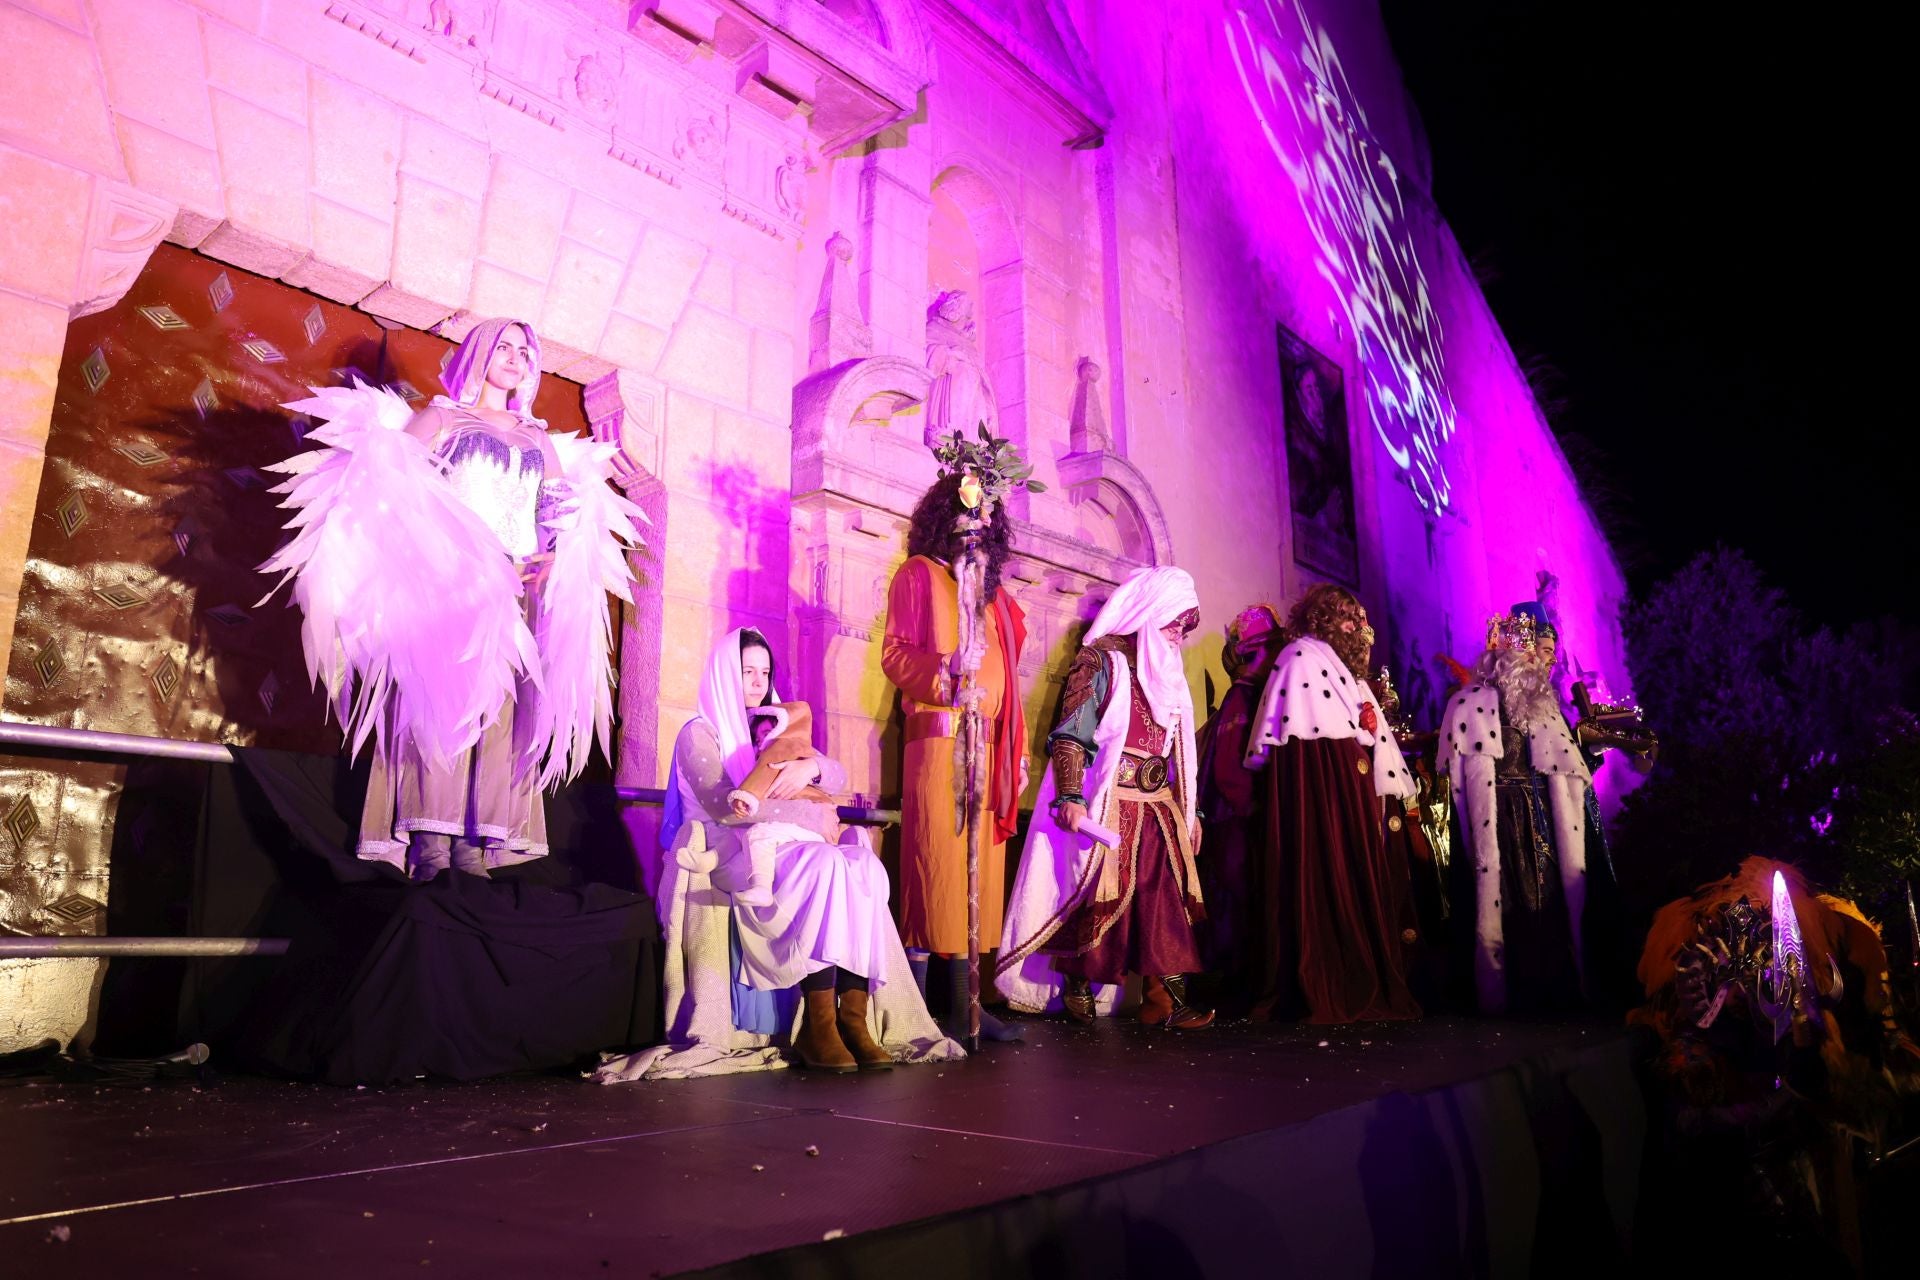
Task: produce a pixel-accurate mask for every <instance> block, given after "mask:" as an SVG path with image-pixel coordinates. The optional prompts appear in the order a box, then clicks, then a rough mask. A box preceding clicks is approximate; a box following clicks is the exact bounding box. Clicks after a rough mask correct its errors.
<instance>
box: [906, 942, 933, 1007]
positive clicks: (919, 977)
mask: <svg viewBox="0 0 1920 1280" xmlns="http://www.w3.org/2000/svg"><path fill="white" fill-rule="evenodd" d="M927 959H928V953H927V952H925V951H922V950H920V949H919V948H918V947H914V948H912V949H910V950H909V951H908V952H907V968H909V969H911V970H913V985H914V986H916V987H918V988H920V1003H921V1004H925V1003H926V1002H927Z"/></svg>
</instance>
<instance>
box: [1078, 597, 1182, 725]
mask: <svg viewBox="0 0 1920 1280" xmlns="http://www.w3.org/2000/svg"><path fill="white" fill-rule="evenodd" d="M1199 607H1200V597H1199V595H1198V594H1197V593H1196V592H1195V591H1194V587H1193V575H1192V574H1190V573H1188V572H1187V571H1186V570H1185V569H1174V568H1162V569H1141V570H1138V571H1136V572H1135V573H1134V575H1133V576H1132V577H1131V578H1128V579H1127V580H1126V581H1125V582H1123V583H1121V584H1120V588H1119V590H1117V591H1115V592H1114V593H1113V595H1112V597H1111V598H1110V599H1109V600H1108V601H1107V603H1106V604H1105V605H1104V606H1103V607H1102V608H1101V610H1100V613H1099V616H1098V617H1096V618H1094V620H1093V626H1092V628H1091V629H1090V630H1089V631H1088V632H1087V638H1086V639H1085V640H1084V641H1082V643H1084V644H1092V643H1093V642H1094V641H1095V640H1099V639H1101V638H1102V637H1104V636H1137V637H1139V638H1138V639H1137V640H1135V641H1134V646H1133V648H1134V655H1135V657H1134V663H1135V666H1136V669H1137V670H1138V671H1139V674H1140V687H1141V689H1142V690H1144V691H1145V693H1146V695H1147V705H1148V706H1150V707H1152V708H1153V718H1154V720H1155V721H1157V722H1158V723H1159V724H1160V726H1161V727H1162V728H1166V729H1172V728H1174V727H1175V726H1176V725H1179V726H1186V727H1189V728H1191V726H1192V724H1193V688H1192V686H1190V685H1189V684H1188V683H1187V669H1186V666H1185V665H1184V664H1183V663H1182V662H1181V661H1180V646H1178V645H1176V644H1169V643H1168V642H1167V638H1166V637H1165V636H1163V635H1161V634H1160V628H1162V627H1164V626H1166V625H1167V624H1168V623H1170V622H1172V621H1174V620H1175V619H1176V618H1178V617H1179V616H1180V615H1181V614H1183V613H1185V612H1186V611H1187V610H1189V609H1198V608H1199Z"/></svg>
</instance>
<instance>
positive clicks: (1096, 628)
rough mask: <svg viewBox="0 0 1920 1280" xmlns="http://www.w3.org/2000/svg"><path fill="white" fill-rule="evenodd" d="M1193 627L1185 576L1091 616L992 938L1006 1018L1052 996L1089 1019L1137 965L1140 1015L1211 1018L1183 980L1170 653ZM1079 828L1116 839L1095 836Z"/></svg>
mask: <svg viewBox="0 0 1920 1280" xmlns="http://www.w3.org/2000/svg"><path fill="white" fill-rule="evenodd" d="M1199 623H1200V601H1199V598H1198V596H1196V595H1195V593H1194V587H1193V579H1192V578H1191V577H1190V576H1188V575H1187V573H1186V572H1185V571H1184V570H1181V569H1172V568H1164V569H1142V570H1140V571H1139V572H1137V573H1135V574H1134V575H1133V576H1132V577H1131V578H1129V579H1127V581H1126V582H1124V583H1123V584H1121V586H1120V588H1119V590H1117V591H1115V592H1114V593H1113V596H1112V598H1110V599H1109V600H1108V601H1107V603H1106V605H1105V607H1103V608H1102V609H1101V610H1100V614H1099V616H1098V617H1096V618H1095V619H1094V621H1093V626H1092V627H1091V628H1090V629H1089V630H1088V632H1087V638H1086V642H1085V644H1084V645H1083V646H1082V648H1081V650H1080V652H1079V654H1078V655H1077V656H1076V657H1075V658H1074V661H1073V666H1072V668H1071V669H1070V670H1069V671H1068V673H1067V686H1066V690H1065V691H1064V692H1063V693H1062V694H1061V700H1060V714H1059V718H1058V720H1057V722H1056V723H1055V726H1054V730H1053V732H1052V733H1051V734H1050V735H1049V736H1048V739H1047V754H1048V756H1049V757H1050V759H1051V764H1049V766H1048V768H1047V776H1046V778H1045V779H1044V780H1043V781H1042V782H1041V784H1040V797H1039V801H1038V804H1037V805H1036V807H1035V809H1034V814H1033V823H1032V825H1031V826H1030V827H1029V828H1028V830H1027V848H1026V853H1025V856H1024V857H1022V859H1021V861H1020V871H1019V875H1018V876H1017V878H1016V879H1015V881H1014V887H1013V901H1012V903H1011V904H1010V905H1009V906H1008V908H1007V920H1006V929H1005V932H1004V934H1003V936H1002V939H1001V944H1000V945H1001V952H1000V971H999V975H998V981H999V984H1000V989H1001V991H1003V992H1004V993H1005V994H1006V996H1007V1000H1008V1001H1009V1003H1011V1004H1012V1005H1013V1006H1014V1007H1015V1008H1016V1009H1025V1010H1030V1011H1038V1010H1041V1009H1045V1008H1048V1007H1050V1006H1054V1005H1056V1002H1057V1006H1058V1007H1062V1008H1064V1009H1065V1011H1066V1013H1067V1014H1068V1016H1070V1017H1072V1018H1073V1019H1074V1020H1075V1021H1078V1022H1088V1021H1091V1020H1092V1019H1093V1017H1094V1013H1095V1011H1096V1009H1097V1008H1110V1007H1111V1006H1112V1003H1113V999H1114V996H1115V994H1116V989H1117V987H1118V986H1119V984H1120V983H1121V982H1122V981H1123V980H1124V979H1125V977H1126V975H1127V973H1129V972H1133V973H1138V974H1141V975H1142V977H1143V979H1144V985H1145V987H1146V989H1147V994H1146V996H1145V999H1144V1002H1143V1004H1142V1007H1141V1012H1140V1019H1141V1021H1142V1022H1148V1023H1165V1024H1166V1025H1167V1026H1168V1027H1170V1028H1172V1029H1174V1030H1180V1031H1185V1030H1191V1029H1198V1028H1200V1027H1204V1026H1206V1025H1208V1024H1209V1023H1211V1022H1212V1021H1213V1014H1212V1013H1211V1012H1210V1011H1206V1010H1201V1009H1196V1008H1194V1007H1193V1006H1192V1005H1190V1004H1189V1003H1188V993H1187V987H1186V975H1187V974H1189V973H1191V972H1193V971H1194V970H1195V969H1197V968H1198V967H1199V964H1200V953H1199V950H1198V946H1197V944H1196V942H1195V940H1194V932H1193V926H1194V923H1195V922H1196V921H1198V920H1200V919H1202V918H1203V917H1204V912H1203V910H1202V907H1201V890H1200V880H1199V874H1198V871H1197V869H1196V867H1195V864H1194V853H1195V848H1194V846H1195V844H1196V842H1197V841H1198V838H1199V832H1198V828H1197V827H1196V825H1195V820H1194V781H1195V778H1194V775H1195V753H1194V724H1193V692H1192V690H1191V689H1190V688H1189V686H1188V684H1187V675H1186V670H1185V668H1184V667H1183V666H1182V664H1181V661H1180V644H1181V642H1182V641H1184V640H1185V638H1186V637H1187V636H1188V635H1190V634H1191V633H1192V631H1193V629H1194V628H1195V627H1196V626H1198V625H1199ZM1089 821H1091V822H1092V823H1094V824H1098V825H1099V826H1101V827H1104V828H1110V829H1111V831H1112V833H1113V834H1114V835H1116V836H1117V837H1118V840H1117V843H1116V844H1114V845H1113V846H1111V847H1108V846H1107V845H1105V844H1104V843H1100V842H1096V841H1095V840H1094V839H1093V838H1092V837H1091V836H1090V835H1089V834H1088V833H1087V832H1086V831H1085V830H1084V829H1083V828H1084V825H1085V824H1087V823H1088V822H1089ZM1063 986H1064V991H1063V990H1062V987H1063Z"/></svg>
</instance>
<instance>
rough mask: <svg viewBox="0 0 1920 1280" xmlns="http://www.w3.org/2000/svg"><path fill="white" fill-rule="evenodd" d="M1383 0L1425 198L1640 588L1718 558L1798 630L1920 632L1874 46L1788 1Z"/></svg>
mask: <svg viewBox="0 0 1920 1280" xmlns="http://www.w3.org/2000/svg"><path fill="white" fill-rule="evenodd" d="M1381 8H1382V10H1383V11H1384V13H1385V15H1386V19H1387V24H1388V29H1389V31H1390V32H1391V34H1392V37H1393V43H1394V48H1395V51H1396V53H1397V54H1398V56H1399V59H1400V64H1401V67H1402V70H1403V72H1404V74H1405V76H1406V81H1407V86H1408V88H1409V89H1410V90H1411V91H1412V93H1413V97H1414V100H1415V101H1416V102H1417V103H1418V104H1419V108H1420V113H1421V116H1422V118H1423V120H1424V121H1425V124H1426V128H1427V133H1428V135H1429V139H1430V141H1431V144H1432V148H1433V156H1434V184H1435V190H1434V192H1433V194H1434V197H1435V199H1436V200H1437V202H1438V203H1439V205H1440V208H1441V210H1442V212H1443V213H1444V214H1445V216H1446V218H1447V220H1448V222H1449V223H1450V224H1451V225H1452V227H1453V229H1454V233H1455V235H1456V236H1457V237H1458V238H1459V240H1460V243H1461V246H1462V248H1463V249H1465V251H1466V252H1467V254H1468V255H1469V257H1471V258H1472V259H1474V261H1475V262H1476V263H1477V264H1479V265H1480V266H1482V267H1486V268H1491V271H1490V272H1487V273H1485V278H1486V280H1487V283H1486V289H1487V294H1488V297H1489V298H1490V300H1491V302H1492V304H1493V308H1494V311H1495V314H1497V315H1498V316H1499V318H1500V321H1501V324H1502V326H1503V328H1504V329H1505V330H1506V333H1507V337H1508V339H1509V340H1510V341H1511V342H1512V344H1513V346H1514V349H1515V351H1516V352H1517V353H1519V355H1520V356H1521V358H1522V360H1523V362H1525V361H1527V360H1528V359H1529V358H1534V359H1539V360H1543V361H1545V362H1546V363H1547V364H1548V365H1549V366H1551V368H1552V369H1553V370H1555V371H1557V373H1558V375H1559V377H1558V379H1557V385H1556V386H1555V387H1554V388H1553V391H1552V394H1553V396H1554V398H1557V399H1559V400H1562V401H1563V402H1564V404H1563V407H1562V408H1561V409H1559V410H1558V411H1557V412H1555V413H1554V415H1553V416H1554V418H1555V421H1556V425H1557V427H1558V429H1559V430H1560V432H1561V435H1562V438H1563V439H1567V438H1568V437H1578V438H1575V439H1571V440H1570V441H1569V453H1570V454H1579V453H1581V452H1582V451H1583V446H1582V442H1581V439H1580V438H1584V440H1585V441H1587V442H1590V443H1591V444H1592V445H1593V446H1597V448H1598V450H1599V451H1600V453H1601V454H1602V455H1603V457H1602V459H1601V460H1600V467H1601V470H1602V473H1603V474H1604V476H1605V477H1606V479H1607V480H1608V481H1610V483H1611V485H1612V487H1613V488H1614V489H1615V490H1616V491H1617V492H1618V495H1619V496H1620V498H1622V499H1623V500H1624V502H1623V505H1624V506H1625V508H1626V510H1625V515H1626V522H1627V527H1626V528H1625V530H1624V536H1623V537H1621V538H1620V539H1618V542H1619V543H1620V546H1619V550H1620V553H1621V557H1622V559H1623V561H1625V562H1626V563H1627V566H1628V570H1629V575H1630V577H1631V579H1632V581H1633V585H1634V587H1635V588H1636V590H1644V589H1645V588H1646V587H1647V586H1648V585H1650V584H1651V583H1652V582H1653V581H1655V580H1657V579H1658V578H1659V577H1660V576H1661V575H1663V574H1665V573H1667V572H1670V571H1671V570H1672V569H1674V568H1676V567H1678V566H1679V565H1680V564H1682V563H1684V562H1685V561H1686V560H1687V559H1688V558H1690V557H1691V556H1692V555H1693V553H1694V552H1696V551H1698V550H1701V549H1703V548H1705V547H1708V546H1711V545H1712V544H1713V543H1715V542H1716V541H1721V542H1725V543H1727V544H1729V545H1732V546H1736V547H1740V548H1743V549H1744V550H1746V551H1747V552H1748V553H1749V554H1750V555H1752V556H1753V558H1754V559H1755V560H1756V561H1757V562H1758V563H1759V564H1760V566H1761V568H1762V569H1763V571H1764V572H1765V573H1766V574H1767V575H1768V576H1769V578H1771V579H1772V580H1773V581H1774V582H1775V583H1776V584H1777V585H1779V586H1780V587H1782V588H1784V589H1785V590H1786V591H1787V593H1788V595H1789V597H1790V598H1791V599H1792V600H1793V601H1794V602H1795V603H1796V604H1798V605H1799V606H1800V607H1801V608H1802V609H1803V610H1805V611H1806V612H1807V613H1808V614H1809V615H1811V616H1812V617H1813V618H1814V619H1816V620H1818V621H1822V622H1829V623H1834V624H1840V625H1844V624H1846V623H1849V622H1852V621H1855V620H1857V619H1864V618H1871V617H1876V616H1879V615H1883V614H1892V615H1894V616H1897V617H1901V618H1904V619H1906V620H1907V621H1910V622H1911V621H1915V620H1920V609H1917V608H1916V604H1915V597H1916V594H1917V593H1916V592H1915V590H1914V588H1913V585H1912V583H1911V579H1912V577H1913V573H1914V570H1915V564H1916V557H1915V556H1914V553H1913V548H1912V543H1913V536H1914V533H1915V529H1916V524H1917V523H1920V522H1916V520H1915V519H1914V517H1913V515H1912V514H1911V512H1912V507H1913V503H1912V500H1911V499H1910V498H1909V497H1908V495H1909V493H1910V492H1911V491H1912V490H1913V488H1914V475H1913V466H1912V462H1911V460H1910V453H1909V449H1910V446H1911V442H1912V440H1913V437H1914V434H1915V427H1914V417H1915V415H1914V411H1913V400H1912V391H1911V386H1912V382H1911V377H1912V361H1911V359H1910V357H1909V356H1908V353H1907V351H1906V349H1905V348H1906V344H1907V340H1908V338H1909V335H1910V334H1911V333H1912V330H1913V324H1912V320H1911V318H1910V316H1909V315H1908V313H1907V310H1906V306H1905V302H1906V299H1907V297H1908V296H1909V290H1908V285H1909V281H1910V278H1911V275H1912V258H1911V252H1912V251H1911V237H1912V235H1913V232H1914V229H1915V225H1916V222H1917V221H1920V219H1916V218H1915V216H1914V213H1913V211H1912V209H1911V207H1910V205H1909V204H1908V202H1906V201H1902V202H1901V203H1900V205H1899V206H1898V207H1896V204H1895V201H1894V200H1893V198H1892V197H1891V195H1890V194H1889V187H1890V186H1895V185H1898V186H1904V184H1905V183H1906V182H1907V181H1910V180H1911V179H1912V176H1913V175H1912V173H1911V169H1912V165H1911V152H1912V146H1911V141H1910V139H1906V138H1902V139H1897V140H1896V139H1895V138H1893V137H1892V136H1891V130H1890V129H1889V128H1888V127H1887V126H1886V125H1884V124H1882V123H1880V122H1881V121H1886V120H1892V119H1895V118H1896V117H1894V116H1893V115H1891V114H1890V113H1891V111H1892V110H1893V107H1892V105H1891V103H1890V102H1881V101H1877V100H1876V98H1877V96H1878V95H1879V94H1882V93H1885V94H1886V95H1887V96H1888V97H1889V98H1890V97H1891V93H1890V91H1887V90H1885V89H1883V88H1882V86H1886V85H1887V84H1888V83H1889V79H1890V78H1891V79H1892V80H1893V82H1894V83H1898V82H1899V80H1900V79H1902V78H1904V76H1903V75H1902V73H1900V72H1897V71H1894V70H1893V69H1892V67H1891V63H1892V59H1893V57H1894V56H1896V53H1897V50H1898V48H1899V47H1901V46H1900V42H1897V41H1895V40H1894V39H1893V37H1892V35H1891V33H1889V32H1887V31H1885V30H1881V31H1879V32H1877V33H1876V32H1874V31H1872V30H1870V29H1865V28H1861V29H1855V30H1847V31H1841V30H1835V29H1834V28H1833V27H1832V25H1831V24H1829V23H1828V22H1827V20H1826V19H1824V18H1819V17H1816V14H1815V11H1814V10H1811V9H1807V8H1798V7H1793V8H1789V7H1784V6H1783V7H1780V8H1777V9H1775V8H1770V7H1767V6H1745V5H1733V4H1724V5H1719V4H1702V5H1696V4H1690V3H1684V2H1683V3H1675V2H1674V0H1662V2H1661V3H1657V4H1645V3H1642V4H1625V3H1622V4H1572V3H1563V2H1562V0H1534V2H1529V0H1381ZM1708 11H1718V16H1716V15H1715V14H1713V13H1709V12H1708ZM1834 12H1836V13H1838V12H1841V11H1840V10H1835V11H1834Z"/></svg>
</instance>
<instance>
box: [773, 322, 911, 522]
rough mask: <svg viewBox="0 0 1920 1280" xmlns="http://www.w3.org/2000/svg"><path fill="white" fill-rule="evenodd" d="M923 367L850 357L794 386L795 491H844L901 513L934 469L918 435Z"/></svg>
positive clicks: (895, 359)
mask: <svg viewBox="0 0 1920 1280" xmlns="http://www.w3.org/2000/svg"><path fill="white" fill-rule="evenodd" d="M928 381H929V379H928V376H927V370H926V368H925V366H923V365H919V364H916V363H914V362H913V361H911V360H904V359H901V358H899V357H897V356H868V357H866V358H864V359H857V360H849V361H846V362H845V363H843V364H840V365H837V366H835V367H833V368H830V369H826V370H823V371H821V372H820V373H816V374H814V375H812V376H811V377H808V378H806V379H804V380H803V381H802V382H800V383H799V384H798V385H797V386H795V387H794V389H793V493H794V496H795V497H796V498H798V497H800V496H801V495H804V494H808V493H812V492H814V491H816V490H827V491H830V492H833V493H840V494H845V495H847V496H849V497H854V498H857V499H859V500H860V501H862V502H866V503H870V504H872V505H874V506H877V507H880V508H883V509H885V510H889V511H894V512H898V513H901V514H905V513H907V512H910V511H912V510H913V503H914V501H915V500H916V499H918V498H919V496H920V494H921V493H922V492H923V491H924V490H925V489H926V487H927V486H928V485H929V484H931V483H933V477H934V474H935V471H936V470H937V468H936V466H935V464H934V461H933V456H932V455H931V454H930V453H928V452H927V450H926V447H925V445H924V444H923V443H922V441H921V438H920V409H921V406H922V405H923V404H924V403H925V402H926V398H927V384H928Z"/></svg>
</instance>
